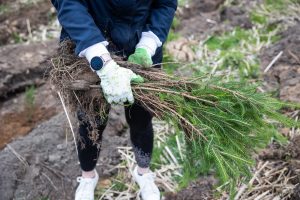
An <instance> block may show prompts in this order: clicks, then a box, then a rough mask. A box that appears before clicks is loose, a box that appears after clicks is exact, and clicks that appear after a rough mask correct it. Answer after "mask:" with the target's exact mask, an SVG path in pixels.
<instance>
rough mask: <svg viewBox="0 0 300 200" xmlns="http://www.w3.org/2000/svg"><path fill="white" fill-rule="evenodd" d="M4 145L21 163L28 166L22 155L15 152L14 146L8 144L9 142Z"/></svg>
mask: <svg viewBox="0 0 300 200" xmlns="http://www.w3.org/2000/svg"><path fill="white" fill-rule="evenodd" d="M6 146H7V148H8V149H9V150H10V151H11V152H12V153H13V154H14V155H15V156H16V157H17V158H18V159H19V160H20V161H21V163H23V164H24V165H25V166H26V167H28V166H29V163H28V162H27V160H26V159H25V158H24V157H23V156H21V155H20V154H18V153H17V152H16V150H15V149H14V148H12V146H10V145H9V144H7V145H6Z"/></svg>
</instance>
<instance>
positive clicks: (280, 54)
mask: <svg viewBox="0 0 300 200" xmlns="http://www.w3.org/2000/svg"><path fill="white" fill-rule="evenodd" d="M282 54H283V51H280V52H279V53H278V55H277V56H276V57H275V58H274V59H273V60H272V61H271V62H270V64H269V65H268V66H267V67H266V69H265V70H264V73H267V71H269V69H270V68H271V67H272V66H273V65H274V64H275V63H276V62H277V60H278V59H279V58H280V57H281V56H282Z"/></svg>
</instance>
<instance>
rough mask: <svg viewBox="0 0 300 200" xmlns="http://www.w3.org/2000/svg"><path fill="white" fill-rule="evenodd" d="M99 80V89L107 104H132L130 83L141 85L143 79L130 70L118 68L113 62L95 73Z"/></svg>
mask: <svg viewBox="0 0 300 200" xmlns="http://www.w3.org/2000/svg"><path fill="white" fill-rule="evenodd" d="M96 73H97V75H98V76H99V77H100V79H101V87H102V91H103V93H104V96H105V98H106V100H107V101H108V103H114V104H123V103H125V102H129V103H133V102H134V98H133V94H132V90H131V85H130V84H131V82H135V83H142V82H144V79H143V77H141V76H139V75H136V74H135V73H133V72H132V71H131V70H130V69H126V68H123V67H120V66H119V65H118V64H117V63H116V62H115V61H113V60H111V61H109V62H108V63H107V64H106V65H105V66H104V67H103V68H102V69H101V70H98V71H96Z"/></svg>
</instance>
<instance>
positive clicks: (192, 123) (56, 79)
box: [50, 41, 293, 189]
mask: <svg viewBox="0 0 300 200" xmlns="http://www.w3.org/2000/svg"><path fill="white" fill-rule="evenodd" d="M74 47H75V46H74V44H72V42H70V41H66V42H64V43H62V44H61V47H60V48H59V51H58V54H57V55H56V56H55V57H53V58H52V65H53V66H52V69H51V71H50V77H51V82H52V84H53V85H54V86H55V88H56V89H57V90H59V91H60V93H61V94H62V96H63V98H64V101H65V102H66V104H67V105H68V106H69V108H70V109H71V110H73V111H76V110H77V109H81V110H82V111H84V112H85V113H86V116H87V120H90V121H93V119H94V118H95V117H97V116H98V117H104V118H105V117H106V116H107V111H108V110H109V105H108V103H107V102H106V100H105V98H103V94H102V92H101V87H100V84H99V82H100V80H99V78H98V76H97V75H96V74H95V73H94V72H92V70H91V69H90V67H89V64H88V62H87V61H86V60H85V59H83V58H79V57H77V56H76V55H75V54H74ZM114 59H115V61H116V62H117V63H118V64H119V65H120V66H122V67H125V68H130V69H131V70H132V71H133V72H135V73H136V74H138V75H141V76H142V77H144V79H145V82H144V83H139V84H133V85H132V90H133V94H134V98H135V101H136V102H137V103H138V104H140V105H142V106H143V107H144V108H146V109H148V110H149V111H150V112H151V113H152V114H153V115H154V116H155V117H157V118H159V119H161V120H166V121H169V122H171V123H172V124H173V125H174V126H176V127H177V128H178V129H179V130H181V133H182V134H184V136H185V138H186V152H185V154H186V159H187V160H188V161H189V163H190V165H191V166H192V167H193V168H197V169H199V171H202V172H208V171H211V170H212V169H213V171H214V173H215V174H217V175H218V177H219V180H220V184H223V185H226V186H227V187H226V188H227V189H228V188H229V186H231V187H230V188H231V189H233V188H234V187H235V186H236V182H237V181H238V180H241V178H243V177H249V176H250V174H251V172H250V166H251V165H252V164H253V163H254V159H253V158H252V155H253V152H255V151H256V149H257V148H259V147H263V146H265V145H266V144H268V142H269V141H270V139H271V138H274V137H277V136H278V137H279V134H278V132H277V129H276V127H277V126H279V125H288V126H291V125H293V122H292V121H291V120H289V119H288V118H286V117H285V116H283V115H282V114H280V113H279V112H278V111H279V109H281V108H282V107H283V106H286V104H283V103H282V102H279V101H278V100H276V99H274V98H271V97H270V96H268V95H267V94H263V93H259V92H257V85H255V84H249V83H241V82H235V81H228V82H224V81H222V77H217V78H213V77H210V76H201V77H193V78H184V77H175V76H171V75H167V74H166V73H164V72H163V71H162V70H160V69H154V68H143V67H141V66H139V65H135V64H132V63H128V62H126V61H123V60H122V59H120V58H118V57H115V58H114Z"/></svg>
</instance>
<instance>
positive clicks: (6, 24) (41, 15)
mask: <svg viewBox="0 0 300 200" xmlns="http://www.w3.org/2000/svg"><path fill="white" fill-rule="evenodd" d="M51 7H52V5H51V3H50V1H48V0H43V1H40V2H38V3H30V4H27V5H24V6H22V7H21V8H20V9H19V10H17V11H15V10H14V9H13V10H8V11H7V12H4V13H3V14H2V15H0V46H1V45H5V44H9V43H11V42H19V41H20V40H22V37H21V34H23V35H29V33H28V27H27V21H29V23H30V27H31V30H32V31H34V30H36V29H37V28H38V27H39V26H40V25H46V24H48V22H49V21H50V19H52V18H53V17H54V13H52V12H51Z"/></svg>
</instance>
